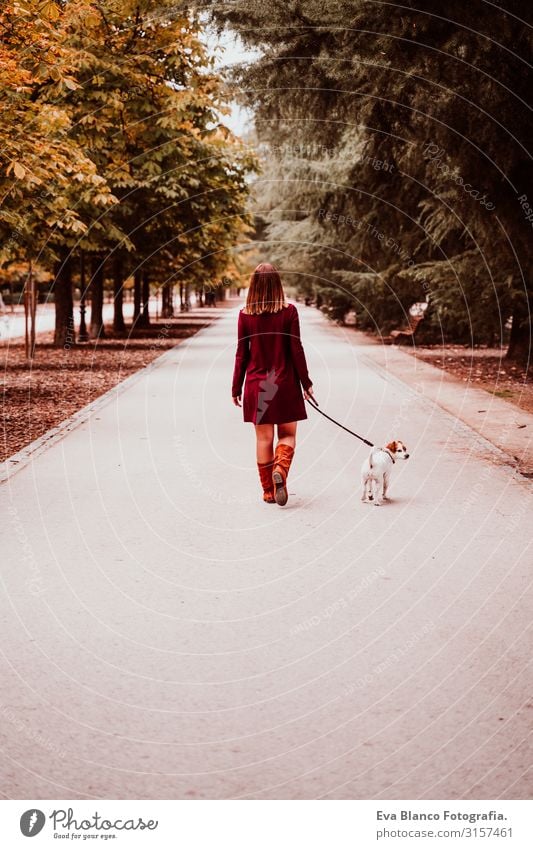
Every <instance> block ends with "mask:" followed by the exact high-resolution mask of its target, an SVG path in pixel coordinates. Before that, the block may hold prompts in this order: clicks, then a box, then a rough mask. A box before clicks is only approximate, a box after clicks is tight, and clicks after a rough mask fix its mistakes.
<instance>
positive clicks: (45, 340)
mask: <svg viewBox="0 0 533 849" xmlns="http://www.w3.org/2000/svg"><path fill="white" fill-rule="evenodd" d="M206 323H207V321H206ZM201 326H202V325H201V324H199V323H196V324H187V319H182V320H181V321H180V322H177V321H175V322H172V321H171V320H168V321H167V322H166V323H165V322H164V321H161V322H160V323H159V324H155V323H154V325H153V327H152V329H151V330H150V331H149V332H140V331H139V332H137V333H136V334H135V335H134V336H129V337H127V338H123V339H117V338H114V339H113V338H112V339H102V340H100V341H99V342H98V343H95V342H91V343H89V344H87V345H83V346H75V347H73V348H71V349H70V350H68V351H65V350H63V349H62V348H59V349H58V348H54V347H53V346H52V338H53V336H52V334H51V333H43V334H41V335H40V336H39V344H38V346H37V350H36V356H35V359H34V361H33V364H32V366H31V367H29V366H28V361H27V359H26V356H25V352H24V342H23V341H19V340H17V341H15V342H9V343H6V344H5V345H3V346H2V347H1V348H0V356H1V358H2V367H3V381H2V395H3V397H2V416H1V424H0V426H1V433H0V436H1V441H0V460H5V459H6V458H7V457H10V456H11V455H12V454H14V453H16V452H17V451H19V450H20V449H21V448H23V447H24V446H25V445H27V444H28V443H29V442H31V441H32V440H34V439H37V438H38V437H39V436H42V434H44V433H46V431H47V430H49V429H50V428H53V427H56V426H57V425H58V424H60V422H62V421H64V419H66V418H68V417H69V416H71V415H72V414H73V413H75V412H76V411H77V410H80V409H81V408H82V407H84V406H85V405H86V404H89V403H90V402H91V401H94V399H95V398H98V396H100V395H102V394H103V393H104V392H107V390H108V389H111V388H112V387H113V386H115V385H116V384H117V383H120V382H121V381H122V380H124V379H125V378H126V377H128V376H129V375H130V374H133V373H134V372H136V371H138V370H139V369H141V368H143V367H144V366H146V365H148V364H149V363H150V362H151V361H152V360H154V359H155V358H156V357H159V356H160V355H161V354H162V353H164V351H165V350H167V349H168V348H172V347H173V346H174V345H176V343H177V342H178V341H179V340H180V339H184V338H187V337H188V336H191V335H192V334H194V333H196V332H197V331H198V330H199V329H200V328H201Z"/></svg>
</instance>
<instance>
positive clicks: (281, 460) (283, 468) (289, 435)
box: [272, 422, 298, 507]
mask: <svg viewBox="0 0 533 849" xmlns="http://www.w3.org/2000/svg"><path fill="white" fill-rule="evenodd" d="M297 424H298V423H297V422H284V423H283V424H279V425H278V444H277V445H276V453H275V455H274V470H273V472H272V480H273V482H274V498H275V499H276V503H277V504H279V505H280V507H283V506H284V505H285V504H286V503H287V499H288V497H289V493H288V492H287V476H288V474H289V469H290V466H291V463H292V458H293V456H294V447H295V445H296V426H297Z"/></svg>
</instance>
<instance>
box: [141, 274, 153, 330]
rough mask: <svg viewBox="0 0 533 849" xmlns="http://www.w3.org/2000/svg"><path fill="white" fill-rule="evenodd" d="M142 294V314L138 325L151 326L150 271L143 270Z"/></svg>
mask: <svg viewBox="0 0 533 849" xmlns="http://www.w3.org/2000/svg"><path fill="white" fill-rule="evenodd" d="M141 296H142V309H141V315H140V318H139V322H138V327H150V308H149V300H150V280H149V278H148V272H147V271H143V272H142V288H141Z"/></svg>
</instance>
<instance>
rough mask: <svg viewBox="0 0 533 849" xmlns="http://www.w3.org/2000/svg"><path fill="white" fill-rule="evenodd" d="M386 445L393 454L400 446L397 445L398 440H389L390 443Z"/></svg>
mask: <svg viewBox="0 0 533 849" xmlns="http://www.w3.org/2000/svg"><path fill="white" fill-rule="evenodd" d="M385 447H386V448H388V450H389V451H390V453H391V454H395V453H396V450H397V448H398V446H397V445H396V442H389V444H388V445H386V446H385Z"/></svg>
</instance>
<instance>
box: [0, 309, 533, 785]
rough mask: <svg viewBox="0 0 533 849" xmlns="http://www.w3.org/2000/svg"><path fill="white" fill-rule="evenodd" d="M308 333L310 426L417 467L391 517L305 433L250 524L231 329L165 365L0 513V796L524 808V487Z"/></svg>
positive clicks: (32, 471)
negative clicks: (397, 451)
mask: <svg viewBox="0 0 533 849" xmlns="http://www.w3.org/2000/svg"><path fill="white" fill-rule="evenodd" d="M300 312H301V317H302V330H303V337H304V344H305V347H306V350H307V354H308V360H309V365H310V372H311V376H312V378H313V379H314V382H315V389H316V394H317V397H318V399H319V401H320V403H321V404H322V406H323V407H324V408H325V409H326V410H328V411H329V412H330V413H331V414H332V415H333V416H335V417H336V418H339V419H340V420H341V421H343V422H345V423H346V424H347V425H348V426H349V427H352V428H353V429H355V430H358V431H359V432H362V433H365V434H367V435H369V436H370V437H371V438H373V439H374V440H375V441H376V442H377V443H383V442H385V441H388V440H389V439H391V438H394V437H399V438H401V439H403V440H404V441H405V442H406V443H407V444H408V447H409V449H410V451H411V459H409V460H408V461H407V462H405V463H403V464H402V465H400V463H397V465H396V466H395V468H394V478H393V483H392V490H391V495H392V498H393V500H392V501H391V503H390V504H388V505H386V506H383V507H381V508H379V509H376V508H375V507H373V506H371V505H363V504H361V502H360V501H359V468H360V465H361V462H362V460H363V458H364V456H365V453H366V451H367V449H366V448H365V447H364V446H362V445H360V444H359V443H357V442H356V441H355V440H354V439H353V438H352V437H350V436H348V435H347V434H345V433H343V432H342V431H340V430H338V429H337V428H334V427H333V425H331V424H329V423H328V422H326V421H325V420H323V419H322V418H321V417H319V416H318V414H316V413H315V412H314V411H312V410H310V411H309V419H308V421H307V422H304V423H303V424H302V425H301V426H300V431H299V445H298V450H297V454H296V459H295V462H294V465H293V469H292V470H291V478H290V492H291V498H290V502H289V505H288V506H287V507H286V508H284V509H280V508H278V507H277V506H275V505H266V504H263V503H262V501H261V499H260V495H259V492H258V483H257V481H256V471H255V466H254V457H253V429H252V427H251V426H250V425H245V424H243V423H242V420H241V411H240V410H237V409H236V408H235V407H233V406H232V405H231V402H230V398H229V386H230V377H231V370H232V361H233V353H234V334H235V324H236V311H229V312H228V313H226V314H225V315H224V316H223V317H222V318H221V319H220V320H219V321H218V322H217V323H216V324H214V325H213V326H211V327H210V328H208V329H205V330H203V331H201V332H200V333H198V334H197V335H196V336H195V337H193V338H191V339H189V340H187V341H186V342H184V343H182V344H181V345H180V346H178V347H176V348H175V349H173V350H172V351H170V352H168V353H167V354H165V355H164V356H163V357H161V359H160V360H159V361H158V362H157V366H156V367H155V368H151V369H149V370H148V371H147V372H146V374H145V375H144V376H143V377H142V378H141V379H139V380H137V381H136V382H134V383H133V384H132V385H131V386H130V387H129V388H127V389H126V390H125V391H123V392H122V393H121V394H117V395H116V396H112V397H111V400H110V401H109V403H108V404H107V405H106V406H103V407H101V408H100V409H98V411H97V412H95V413H94V415H93V416H92V417H91V419H90V420H89V421H88V422H86V423H85V424H83V425H81V426H80V427H78V428H77V429H75V430H73V431H72V432H70V433H69V434H68V435H67V436H66V437H65V438H64V439H63V440H61V441H60V442H57V443H56V444H55V445H53V446H52V447H51V448H50V449H49V450H47V451H46V452H44V453H42V454H41V455H40V456H38V457H37V458H36V459H35V460H34V462H33V463H32V464H30V465H28V466H26V467H25V468H23V469H22V470H21V471H20V472H18V473H17V474H16V475H14V476H13V477H12V478H11V480H10V481H9V483H8V484H6V485H5V486H4V487H3V490H2V495H1V497H2V506H1V510H2V516H3V517H4V534H3V544H2V560H3V568H2V580H3V589H4V593H3V595H2V602H1V607H0V621H1V625H2V634H3V639H2V646H1V649H2V656H1V661H0V662H1V676H2V678H1V680H2V689H1V695H0V702H1V704H0V717H1V720H2V721H1V722H0V735H1V747H2V753H3V757H2V760H1V766H0V769H1V772H2V776H1V789H2V792H3V793H4V795H5V796H8V797H12V798H36V799H37V798H52V799H54V798H63V799H64V798H86V797H101V798H105V797H107V798H163V799H164V798H228V797H231V798H235V797H248V798H250V797H251V798H298V799H300V798H317V797H326V798H383V799H401V798H485V799H495V798H499V797H502V798H530V797H531V794H532V790H533V774H532V749H531V723H532V718H533V699H532V687H531V681H532V676H531V645H532V643H531V623H532V594H531V577H532V570H531V549H530V546H529V543H530V539H531V523H530V517H531V504H532V499H531V494H530V485H529V483H528V482H527V481H526V480H525V479H523V478H520V476H518V475H517V474H516V473H515V472H514V471H513V470H512V468H511V467H510V466H509V465H508V464H507V462H506V460H505V457H504V455H502V454H501V453H500V452H499V451H498V450H497V449H494V448H492V447H491V446H490V445H489V444H488V443H487V442H485V441H484V440H483V439H481V438H480V437H479V436H478V435H477V434H475V433H474V432H473V431H472V430H470V429H468V428H466V427H465V426H463V425H462V424H456V422H455V420H454V419H453V418H452V417H451V416H450V415H449V414H448V413H446V412H445V411H443V410H442V409H441V408H439V407H438V406H436V405H435V404H434V403H433V402H431V401H428V400H427V399H425V398H424V397H422V396H421V394H420V393H417V392H416V391H413V390H412V389H410V388H409V387H408V386H406V385H405V384H404V383H402V382H401V381H399V380H398V379H397V377H393V376H390V375H387V374H386V373H385V372H383V371H382V370H380V368H379V367H378V366H377V365H376V364H375V363H374V362H372V361H371V360H370V359H368V358H367V354H366V353H365V349H364V347H359V346H357V345H354V344H353V338H351V339H349V338H348V336H347V335H346V334H343V333H342V332H337V331H335V330H333V329H332V328H331V327H329V326H328V325H327V324H326V322H325V320H324V319H323V318H322V317H321V316H320V315H319V314H317V313H316V312H315V311H313V310H311V309H305V308H301V309H300ZM6 518H7V522H6Z"/></svg>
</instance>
